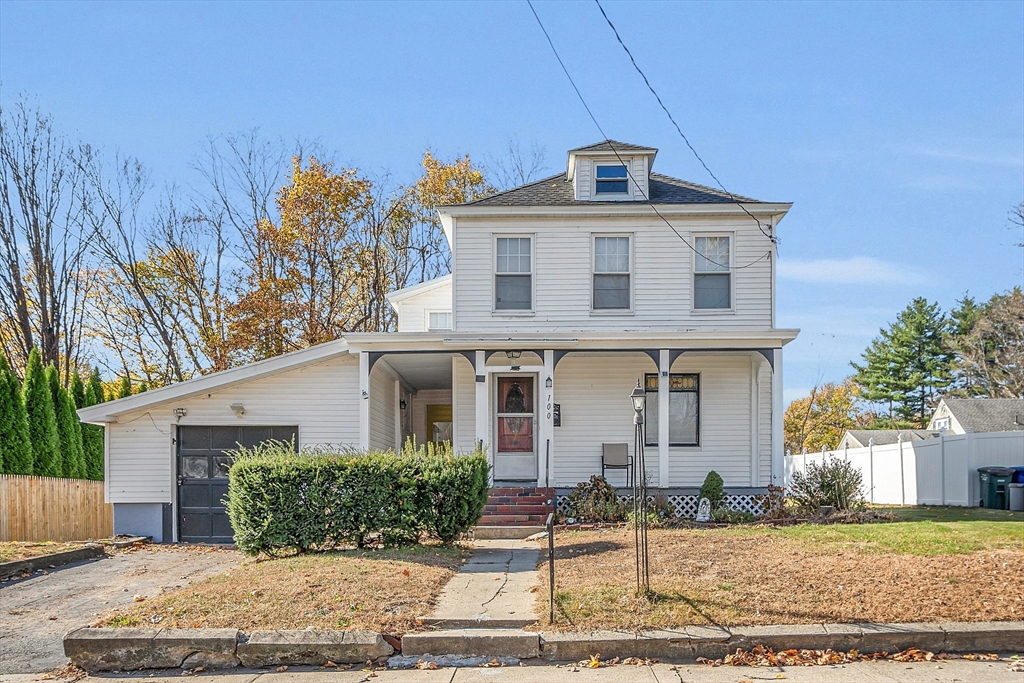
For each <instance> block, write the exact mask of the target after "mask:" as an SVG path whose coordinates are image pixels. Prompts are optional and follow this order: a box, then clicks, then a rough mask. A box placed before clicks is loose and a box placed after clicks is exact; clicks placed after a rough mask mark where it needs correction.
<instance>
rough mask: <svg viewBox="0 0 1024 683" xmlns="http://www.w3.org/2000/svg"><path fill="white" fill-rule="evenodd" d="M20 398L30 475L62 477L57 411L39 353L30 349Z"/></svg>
mask: <svg viewBox="0 0 1024 683" xmlns="http://www.w3.org/2000/svg"><path fill="white" fill-rule="evenodd" d="M22 395H23V396H24V398H25V411H26V413H27V414H28V432H29V441H30V442H31V444H32V455H33V463H32V474H34V475H36V476H38V477H59V476H61V475H62V474H63V465H62V463H61V458H60V440H59V438H58V435H57V411H56V409H55V408H54V405H53V394H52V393H51V392H50V385H49V383H48V381H47V378H46V370H45V369H44V368H43V359H42V357H41V356H40V355H39V349H32V351H31V352H30V353H29V355H28V365H27V366H26V368H25V386H24V388H23V389H22Z"/></svg>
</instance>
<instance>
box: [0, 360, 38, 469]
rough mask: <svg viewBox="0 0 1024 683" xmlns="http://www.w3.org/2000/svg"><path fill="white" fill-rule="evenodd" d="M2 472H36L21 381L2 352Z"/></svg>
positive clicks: (0, 405) (0, 454)
mask: <svg viewBox="0 0 1024 683" xmlns="http://www.w3.org/2000/svg"><path fill="white" fill-rule="evenodd" d="M0 473H2V474H32V444H31V442H30V441H29V437H28V417H27V416H26V415H25V402H24V400H23V399H22V397H21V382H19V381H18V376H17V375H15V374H14V372H13V371H12V370H11V367H10V365H9V364H8V363H7V358H6V357H5V356H4V355H3V354H2V353H0Z"/></svg>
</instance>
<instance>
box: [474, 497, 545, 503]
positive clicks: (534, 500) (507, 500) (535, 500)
mask: <svg viewBox="0 0 1024 683" xmlns="http://www.w3.org/2000/svg"><path fill="white" fill-rule="evenodd" d="M486 504H487V505H550V504H551V503H550V502H549V501H548V499H547V498H519V499H516V498H491V499H489V500H488V501H487V503H486Z"/></svg>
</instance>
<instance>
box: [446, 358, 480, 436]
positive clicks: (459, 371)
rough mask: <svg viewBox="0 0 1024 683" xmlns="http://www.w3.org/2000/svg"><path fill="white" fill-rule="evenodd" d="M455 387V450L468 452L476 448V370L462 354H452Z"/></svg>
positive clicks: (453, 383)
mask: <svg viewBox="0 0 1024 683" xmlns="http://www.w3.org/2000/svg"><path fill="white" fill-rule="evenodd" d="M452 364H453V378H452V385H453V386H454V387H455V389H454V391H453V394H454V402H453V403H454V405H453V412H454V415H453V417H454V418H455V443H454V444H453V445H454V446H455V450H456V451H457V452H461V453H468V452H471V451H473V450H474V449H475V448H476V371H475V370H474V369H473V366H472V365H470V363H469V360H467V359H466V357H465V356H463V355H462V354H456V355H453V356H452Z"/></svg>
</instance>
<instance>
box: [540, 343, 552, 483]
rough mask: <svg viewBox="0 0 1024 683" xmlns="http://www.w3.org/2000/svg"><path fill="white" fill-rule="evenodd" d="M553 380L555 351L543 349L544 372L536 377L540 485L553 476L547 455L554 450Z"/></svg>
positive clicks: (547, 481) (550, 454)
mask: <svg viewBox="0 0 1024 683" xmlns="http://www.w3.org/2000/svg"><path fill="white" fill-rule="evenodd" d="M548 379H550V380H551V387H548ZM554 382H555V352H554V351H550V350H545V351H544V372H542V373H541V376H540V377H539V378H538V383H539V384H540V392H539V394H540V409H539V410H538V411H537V413H538V414H539V415H540V420H539V422H540V424H539V427H540V428H539V430H538V437H539V440H538V442H537V447H538V452H537V455H538V457H537V484H538V485H539V486H542V487H548V486H550V485H551V484H550V483H549V481H550V480H552V479H553V478H554V477H552V476H550V475H551V468H552V466H553V463H552V462H549V456H550V457H552V459H553V454H554V452H555V418H554V400H555V387H554Z"/></svg>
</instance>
